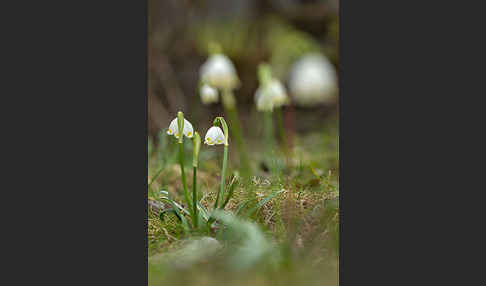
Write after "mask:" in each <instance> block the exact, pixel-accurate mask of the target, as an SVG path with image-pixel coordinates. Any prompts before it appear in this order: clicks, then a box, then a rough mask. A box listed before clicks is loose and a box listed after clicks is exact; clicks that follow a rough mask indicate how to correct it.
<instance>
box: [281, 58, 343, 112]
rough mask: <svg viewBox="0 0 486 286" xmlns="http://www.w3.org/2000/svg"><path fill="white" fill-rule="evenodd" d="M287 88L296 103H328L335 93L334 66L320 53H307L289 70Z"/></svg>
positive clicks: (335, 76) (305, 104) (307, 104)
mask: <svg viewBox="0 0 486 286" xmlns="http://www.w3.org/2000/svg"><path fill="white" fill-rule="evenodd" d="M289 89H290V92H291V94H292V96H293V97H294V99H295V102H296V103H297V104H298V105H303V106H309V105H315V104H319V103H328V102H330V101H332V100H333V99H334V97H335V96H336V94H337V75H336V71H335V69H334V66H333V65H332V64H331V63H330V62H329V60H328V59H327V58H326V57H324V56H323V55H321V54H315V53H312V54H308V55H306V56H304V57H302V58H301V59H299V60H298V61H297V62H296V63H295V64H294V65H293V67H292V69H291V71H290V79H289Z"/></svg>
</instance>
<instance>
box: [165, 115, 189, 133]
mask: <svg viewBox="0 0 486 286" xmlns="http://www.w3.org/2000/svg"><path fill="white" fill-rule="evenodd" d="M167 134H169V135H174V136H175V137H176V138H179V135H180V132H179V126H178V124H177V118H175V119H174V120H172V122H171V123H170V125H169V130H167ZM183 134H184V135H185V136H186V137H188V138H192V136H193V135H194V129H193V128H192V124H191V122H189V121H187V119H185V118H184V132H183Z"/></svg>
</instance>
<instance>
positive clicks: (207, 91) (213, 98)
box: [199, 84, 219, 104]
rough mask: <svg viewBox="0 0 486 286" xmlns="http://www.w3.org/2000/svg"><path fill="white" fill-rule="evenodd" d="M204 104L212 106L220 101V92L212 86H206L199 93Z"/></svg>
mask: <svg viewBox="0 0 486 286" xmlns="http://www.w3.org/2000/svg"><path fill="white" fill-rule="evenodd" d="M199 93H200V94H201V100H202V102H203V103H204V104H211V103H215V102H218V101H219V96H218V91H217V90H216V89H215V88H212V87H211V86H209V85H207V84H204V85H203V86H202V87H201V90H200V92H199Z"/></svg>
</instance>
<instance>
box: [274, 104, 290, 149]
mask: <svg viewBox="0 0 486 286" xmlns="http://www.w3.org/2000/svg"><path fill="white" fill-rule="evenodd" d="M275 112H276V113H277V121H278V130H279V132H280V140H282V146H283V149H284V151H285V153H286V154H287V153H288V152H287V140H286V139H287V138H285V128H284V124H283V116H282V108H276V110H275Z"/></svg>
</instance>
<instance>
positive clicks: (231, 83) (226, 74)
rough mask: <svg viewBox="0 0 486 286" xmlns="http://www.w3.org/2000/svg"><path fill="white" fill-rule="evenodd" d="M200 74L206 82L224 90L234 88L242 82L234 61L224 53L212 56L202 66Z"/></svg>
mask: <svg viewBox="0 0 486 286" xmlns="http://www.w3.org/2000/svg"><path fill="white" fill-rule="evenodd" d="M199 75H200V77H201V80H202V81H203V82H204V83H207V84H209V85H211V86H212V87H215V88H219V89H223V90H232V89H234V88H236V87H238V85H239V83H240V80H239V78H238V75H237V74H236V69H235V67H234V65H233V63H232V62H231V60H230V59H229V58H228V57H227V56H225V55H223V54H214V55H212V56H210V57H209V58H208V60H207V61H206V62H205V63H204V64H203V65H202V66H201V69H200V70H199Z"/></svg>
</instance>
